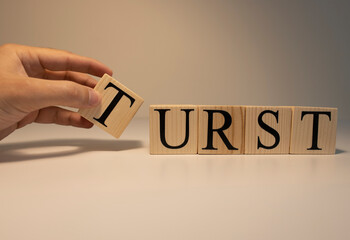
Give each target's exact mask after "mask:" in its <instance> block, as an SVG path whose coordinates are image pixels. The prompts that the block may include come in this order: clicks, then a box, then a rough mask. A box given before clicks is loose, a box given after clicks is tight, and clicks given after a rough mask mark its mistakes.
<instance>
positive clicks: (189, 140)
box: [149, 105, 337, 154]
mask: <svg viewBox="0 0 350 240" xmlns="http://www.w3.org/2000/svg"><path fill="white" fill-rule="evenodd" d="M149 119H150V153H151V154H197V153H198V154H334V153H335V142H336V128H337V109H336V108H321V107H294V106H293V107H285V106H216V105H213V106H211V105H151V106H150V112H149Z"/></svg>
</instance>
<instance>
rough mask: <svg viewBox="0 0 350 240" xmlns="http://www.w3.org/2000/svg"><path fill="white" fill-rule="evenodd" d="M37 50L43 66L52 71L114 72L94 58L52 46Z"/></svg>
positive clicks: (101, 74)
mask: <svg viewBox="0 0 350 240" xmlns="http://www.w3.org/2000/svg"><path fill="white" fill-rule="evenodd" d="M35 51H36V54H37V56H38V59H39V61H40V64H41V65H42V67H43V68H45V69H48V70H51V71H74V72H82V73H88V74H91V75H94V76H97V77H102V76H103V74H105V73H107V74H109V75H112V74H113V72H112V70H111V69H110V68H108V67H107V66H106V65H104V64H103V63H101V62H99V61H97V60H95V59H92V58H88V57H83V56H79V55H77V54H74V53H70V52H67V51H63V50H57V49H50V48H36V49H35Z"/></svg>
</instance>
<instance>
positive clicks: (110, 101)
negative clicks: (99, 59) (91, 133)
mask: <svg viewBox="0 0 350 240" xmlns="http://www.w3.org/2000/svg"><path fill="white" fill-rule="evenodd" d="M95 90H96V91H97V92H99V93H100V94H101V95H102V101H101V104H100V105H99V106H97V107H94V108H84V109H80V110H79V111H78V112H79V113H80V115H82V116H83V117H84V118H86V119H87V120H89V121H90V122H92V123H94V124H95V125H97V126H98V127H100V128H101V129H103V130H105V131H106V132H108V133H110V134H111V135H113V136H114V137H116V138H119V137H120V135H121V134H122V133H123V131H124V129H125V128H126V127H127V125H128V124H129V122H130V121H131V119H132V118H133V117H134V115H135V114H136V112H137V110H138V109H139V108H140V107H141V105H142V103H143V99H142V98H141V97H139V96H138V95H137V94H136V93H134V92H133V91H131V90H130V89H128V88H127V87H125V86H124V85H123V84H121V83H120V82H118V81H117V80H115V79H114V78H112V77H111V76H109V75H107V74H105V75H103V77H102V78H101V79H100V81H99V82H98V83H97V85H96V87H95Z"/></svg>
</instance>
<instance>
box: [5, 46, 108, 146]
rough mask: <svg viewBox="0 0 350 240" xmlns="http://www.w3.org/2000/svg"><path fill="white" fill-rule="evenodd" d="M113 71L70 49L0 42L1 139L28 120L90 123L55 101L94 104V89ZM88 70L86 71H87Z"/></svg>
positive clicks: (71, 104) (69, 104) (77, 124)
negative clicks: (69, 50)
mask: <svg viewBox="0 0 350 240" xmlns="http://www.w3.org/2000/svg"><path fill="white" fill-rule="evenodd" d="M104 73H107V74H109V75H112V70H110V69H109V68H108V67H106V66H105V65H103V64H102V63H100V62H98V61H96V60H94V59H91V58H87V57H81V56H78V55H75V54H73V53H69V52H65V51H61V50H56V49H47V48H37V47H29V46H22V45H16V44H6V45H3V46H0V140H1V139H3V138H4V137H6V136H8V135H9V134H10V133H12V132H13V131H15V130H16V129H19V128H21V127H24V126H25V125H27V124H30V123H32V122H37V123H56V124H60V125H71V126H75V127H82V128H90V127H92V125H93V124H92V123H90V122H89V121H87V120H86V119H84V118H83V117H81V116H80V115H79V114H78V113H76V112H72V111H69V110H66V109H63V108H60V107H57V106H67V107H73V108H82V107H84V108H86V107H94V106H96V105H98V104H99V103H100V101H101V97H100V96H99V94H98V93H97V92H96V91H94V90H93V89H92V88H93V87H95V85H96V80H95V79H94V78H92V77H91V76H90V75H94V76H97V77H101V76H102V75H103V74H104ZM89 74H90V75H89Z"/></svg>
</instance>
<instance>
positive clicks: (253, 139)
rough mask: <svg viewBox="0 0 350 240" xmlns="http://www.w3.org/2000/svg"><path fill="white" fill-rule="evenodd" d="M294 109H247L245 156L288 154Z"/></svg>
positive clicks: (261, 107)
mask: <svg viewBox="0 0 350 240" xmlns="http://www.w3.org/2000/svg"><path fill="white" fill-rule="evenodd" d="M291 122H292V107H267V106H247V107H245V147H244V148H245V154H288V153H289V144H290V135H291Z"/></svg>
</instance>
